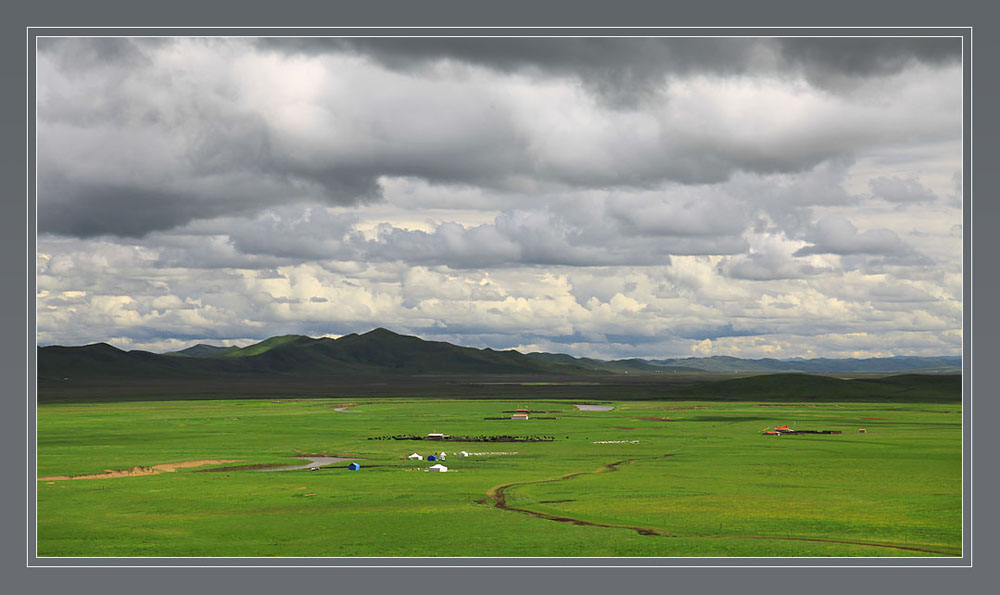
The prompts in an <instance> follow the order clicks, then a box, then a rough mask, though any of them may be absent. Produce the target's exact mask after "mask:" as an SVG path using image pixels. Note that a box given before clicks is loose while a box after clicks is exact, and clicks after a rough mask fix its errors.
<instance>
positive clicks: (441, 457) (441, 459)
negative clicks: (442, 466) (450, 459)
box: [438, 453, 445, 461]
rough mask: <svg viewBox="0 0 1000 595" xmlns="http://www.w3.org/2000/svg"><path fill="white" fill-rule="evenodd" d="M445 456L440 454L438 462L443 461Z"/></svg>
mask: <svg viewBox="0 0 1000 595" xmlns="http://www.w3.org/2000/svg"><path fill="white" fill-rule="evenodd" d="M444 455H445V453H441V454H439V455H438V460H439V461H443V460H444Z"/></svg>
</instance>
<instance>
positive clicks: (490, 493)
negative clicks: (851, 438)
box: [476, 454, 961, 556]
mask: <svg viewBox="0 0 1000 595" xmlns="http://www.w3.org/2000/svg"><path fill="white" fill-rule="evenodd" d="M663 456H664V457H671V456H673V455H669V454H668V455H663ZM653 458H655V459H659V458H661V457H653ZM638 460H651V459H629V460H625V461H617V462H615V463H609V464H607V465H602V466H601V467H598V468H597V469H595V470H594V471H581V472H579V473H569V474H567V475H563V476H561V477H557V478H553V479H537V480H534V481H521V482H516V483H508V484H504V485H501V486H496V487H493V488H490V489H489V490H487V492H486V496H487V498H486V499H484V500H477V501H476V503H478V504H485V503H486V502H487V500H488V499H493V501H494V506H495V507H496V508H499V509H501V510H509V511H511V512H519V513H521V514H525V515H528V516H533V517H537V518H541V519H547V520H550V521H556V522H560V523H570V524H573V525H584V526H591V527H607V528H611V529H630V530H632V531H635V532H636V533H638V534H639V535H656V536H661V537H684V538H701V539H763V540H780V541H811V542H818V543H841V544H845V545H858V546H866V547H878V548H889V549H896V550H906V551H912V552H926V553H930V554H939V555H944V556H961V553H960V552H954V551H943V550H937V549H932V548H926V547H919V546H910V545H897V544H890V543H874V542H866V541H850V540H844V539H824V538H819V537H792V536H784V537H781V536H770V535H684V536H679V535H676V534H674V533H671V532H669V531H666V530H664V529H659V528H657V527H642V526H635V525H615V524H609V523H596V522H593V521H585V520H582V519H575V518H572V517H568V516H559V515H554V514H548V513H545V512H539V511H537V510H529V509H527V508H517V507H514V506H510V505H508V504H507V492H508V491H509V490H510V489H512V488H515V487H518V486H523V485H530V484H538V483H550V482H554V481H565V480H569V479H573V478H574V477H579V476H581V475H592V474H595V473H606V472H611V471H617V470H618V467H619V466H621V465H629V464H631V463H634V462H636V461H638Z"/></svg>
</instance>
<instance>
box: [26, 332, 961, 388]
mask: <svg viewBox="0 0 1000 595" xmlns="http://www.w3.org/2000/svg"><path fill="white" fill-rule="evenodd" d="M961 366H962V360H961V357H959V356H945V357H891V358H870V359H827V358H821V359H794V360H778V359H756V360H750V359H740V358H735V357H725V356H717V357H707V358H678V359H662V360H645V359H624V360H615V361H604V360H598V359H590V358H577V357H572V356H569V355H565V354H553V353H527V354H523V353H520V352H518V351H514V350H507V351H496V350H493V349H488V348H487V349H475V348H471V347H461V346H458V345H452V344H451V343H445V342H438V341H425V340H423V339H420V338H419V337H413V336H407V335H399V334H397V333H394V332H392V331H389V330H386V329H384V328H377V329H375V330H373V331H370V332H367V333H364V334H360V335H358V334H350V335H345V336H343V337H340V338H339V339H326V338H324V339H313V338H311V337H305V336H301V335H284V336H280V337H271V338H269V339H266V340H264V341H261V342H260V343H255V344H253V345H250V346H247V347H216V346H212V345H203V344H202V345H195V346H194V347H189V348H187V349H182V350H180V351H175V352H171V353H163V354H156V353H150V352H147V351H123V350H121V349H118V348H116V347H112V346H111V345H107V344H105V343H97V344H92V345H84V346H81V347H62V346H50V347H40V348H39V349H38V379H39V382H40V383H59V382H65V381H67V380H71V379H91V380H94V379H108V380H115V379H118V380H121V381H128V380H130V379H141V380H144V381H151V380H158V379H163V380H171V379H179V378H185V379H199V378H212V379H216V380H224V379H225V378H227V377H240V378H244V379H245V378H247V377H251V378H252V377H260V378H262V379H265V378H266V379H274V378H283V377H284V378H288V377H295V378H308V377H330V376H346V375H357V376H377V375H393V376H406V375H475V374H483V375H504V374H517V375H531V374H536V375H537V374H544V375H566V376H576V375H610V374H667V373H669V374H676V373H684V372H713V373H727V372H731V373H740V372H747V373H778V372H802V373H809V374H844V373H881V374H900V373H917V374H958V373H960V372H961Z"/></svg>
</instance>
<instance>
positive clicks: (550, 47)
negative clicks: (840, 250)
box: [258, 37, 962, 106]
mask: <svg viewBox="0 0 1000 595" xmlns="http://www.w3.org/2000/svg"><path fill="white" fill-rule="evenodd" d="M258 43H259V44H260V46H261V47H264V48H267V49H271V50H275V51H280V52H293V53H305V54H311V55H312V54H321V53H328V52H347V53H352V54H355V55H360V56H366V57H368V58H370V59H373V60H375V61H377V62H379V63H381V64H383V65H384V66H386V67H388V68H392V69H396V70H403V71H406V70H413V69H419V68H422V67H424V66H425V65H426V64H427V63H429V62H435V61H441V60H452V61H456V62H462V63H467V64H472V65H476V66H481V67H485V68H491V69H494V70H498V71H501V72H524V71H532V70H535V71H538V72H541V73H544V74H547V75H552V74H556V75H560V76H573V77H578V78H579V79H580V80H581V81H582V82H583V83H584V85H585V86H586V87H587V88H588V89H589V90H591V91H593V92H596V93H597V94H598V95H599V96H601V97H603V98H604V99H606V100H608V101H610V102H611V103H612V104H621V105H627V106H633V105H635V103H636V101H637V99H639V98H641V97H642V95H643V94H644V93H646V92H649V91H651V90H654V89H656V88H658V87H660V86H662V85H663V84H664V78H665V77H666V76H669V75H685V74H690V73H698V74H714V75H723V76H729V75H737V74H746V73H756V74H761V73H773V72H775V71H777V70H779V69H781V70H784V71H786V72H789V73H798V74H801V75H802V76H804V77H805V78H806V79H807V80H809V81H810V82H812V83H814V84H818V85H819V86H823V87H844V86H846V85H847V84H848V83H849V81H850V80H851V79H854V78H859V77H861V78H863V77H869V76H885V75H891V74H897V73H899V72H900V71H902V70H903V69H904V68H906V67H907V66H909V65H911V64H913V63H915V62H920V63H925V64H929V65H933V66H939V65H943V64H949V63H956V62H957V61H959V60H960V59H961V52H962V46H961V43H962V42H961V39H958V38H915V37H901V38H878V37H867V38H859V37H850V38H749V37H748V38H682V39H677V38H629V39H624V38H559V39H553V38H537V39H532V38H487V39H474V38H425V39H420V38H405V39H402V38H400V39H374V38H369V39H365V38H354V39H336V38H293V39H289V38H262V39H260V40H259V41H258Z"/></svg>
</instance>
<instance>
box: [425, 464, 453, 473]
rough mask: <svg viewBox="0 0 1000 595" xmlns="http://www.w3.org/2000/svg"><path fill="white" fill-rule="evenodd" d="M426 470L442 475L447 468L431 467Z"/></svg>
mask: <svg viewBox="0 0 1000 595" xmlns="http://www.w3.org/2000/svg"><path fill="white" fill-rule="evenodd" d="M427 470H428V471H437V472H439V473H444V472H445V471H447V470H448V468H447V467H445V466H444V465H431V466H430V468H429V469H427Z"/></svg>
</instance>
